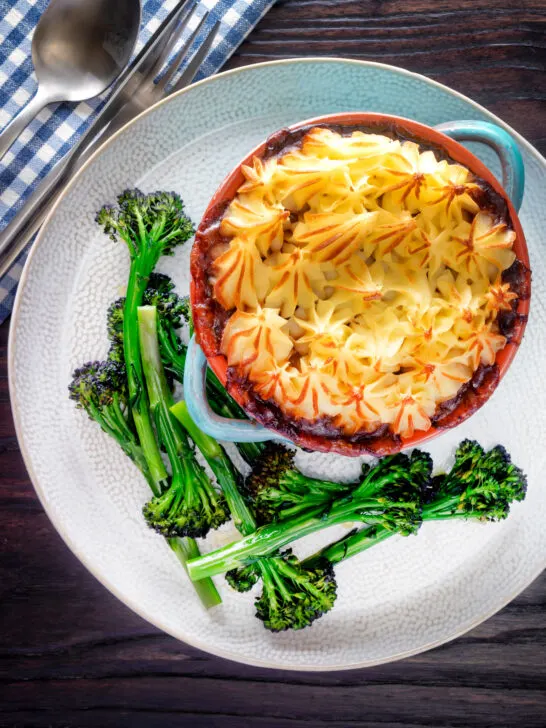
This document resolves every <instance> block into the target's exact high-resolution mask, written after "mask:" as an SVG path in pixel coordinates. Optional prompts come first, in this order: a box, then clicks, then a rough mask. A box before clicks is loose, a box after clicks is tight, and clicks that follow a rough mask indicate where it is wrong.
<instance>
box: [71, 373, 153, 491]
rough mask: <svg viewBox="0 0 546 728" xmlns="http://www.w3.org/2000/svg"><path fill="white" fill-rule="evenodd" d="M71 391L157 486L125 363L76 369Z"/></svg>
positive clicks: (78, 402)
mask: <svg viewBox="0 0 546 728" xmlns="http://www.w3.org/2000/svg"><path fill="white" fill-rule="evenodd" d="M68 390H69V397H70V399H72V400H73V401H74V402H76V406H77V407H78V408H79V409H83V410H85V411H86V412H87V414H88V415H89V417H90V419H92V420H94V421H95V422H97V423H98V424H99V425H100V427H101V428H102V430H103V431H104V432H106V434H107V435H110V437H113V438H114V440H116V442H117V443H118V445H119V446H120V447H121V448H122V450H123V452H124V453H125V454H126V455H128V456H129V457H130V458H131V460H132V461H133V462H134V463H135V465H136V466H137V467H138V468H139V470H140V471H141V472H142V474H143V475H144V477H145V478H146V480H147V481H148V484H149V485H150V487H151V488H152V489H154V488H155V487H156V484H155V481H154V479H153V478H152V476H151V474H150V471H149V469H148V462H147V458H146V457H145V454H144V452H143V450H142V448H141V446H140V444H139V441H138V437H137V435H136V432H135V429H134V425H133V420H132V414H131V408H130V407H129V403H128V399H127V383H126V375H125V366H124V365H123V364H121V363H119V362H117V361H112V360H109V359H108V360H106V361H92V362H87V363H86V364H84V365H83V366H81V367H79V368H78V369H76V370H75V371H74V374H73V375H72V381H71V383H70V385H69V387H68Z"/></svg>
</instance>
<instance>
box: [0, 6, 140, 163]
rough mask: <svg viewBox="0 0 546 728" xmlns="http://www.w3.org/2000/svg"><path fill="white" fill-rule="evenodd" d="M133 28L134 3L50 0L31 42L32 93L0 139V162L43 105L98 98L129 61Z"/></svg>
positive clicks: (135, 33)
mask: <svg viewBox="0 0 546 728" xmlns="http://www.w3.org/2000/svg"><path fill="white" fill-rule="evenodd" d="M139 27H140V2H139V0H51V2H50V3H49V5H48V6H47V8H46V10H45V12H44V13H43V15H42V17H41V18H40V20H39V22H38V25H37V26H36V30H35V31H34V37H33V38H32V62H33V63H34V68H35V70H36V77H37V79H38V89H37V91H36V94H35V95H34V96H33V97H32V99H31V100H30V101H29V103H28V104H27V105H26V106H25V107H24V109H22V111H21V112H20V113H19V115H18V116H16V117H15V118H14V119H13V120H12V121H11V122H10V123H9V124H8V126H7V127H6V128H5V129H4V131H3V132H2V134H0V157H2V156H3V155H4V154H5V153H6V151H7V150H8V149H9V148H10V146H11V145H12V144H13V142H14V141H15V139H16V138H17V137H18V136H19V134H20V133H21V132H22V131H23V129H24V128H25V127H26V126H27V124H28V123H29V122H30V121H31V120H32V119H33V118H34V117H35V116H36V114H37V113H38V112H39V111H40V110H41V109H43V108H44V106H47V104H50V103H52V102H58V101H84V100H85V99H90V98H92V97H93V96H98V94H100V93H102V92H103V91H104V90H105V89H106V88H107V87H108V86H109V85H110V84H111V83H112V81H113V80H114V79H115V78H116V76H118V75H119V73H120V72H121V71H122V70H123V68H124V67H125V66H126V65H127V63H128V62H129V60H130V58H131V55H132V52H133V48H134V45H135V42H136V39H137V36H138V30H139Z"/></svg>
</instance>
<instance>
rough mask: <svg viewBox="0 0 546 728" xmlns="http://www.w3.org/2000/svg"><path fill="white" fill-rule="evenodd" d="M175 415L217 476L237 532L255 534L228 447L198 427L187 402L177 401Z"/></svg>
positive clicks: (252, 519) (252, 520)
mask: <svg viewBox="0 0 546 728" xmlns="http://www.w3.org/2000/svg"><path fill="white" fill-rule="evenodd" d="M171 412H172V414H173V415H174V416H175V417H176V419H177V420H178V421H179V422H180V424H181V425H182V426H183V427H184V429H185V430H186V432H187V433H188V435H189V436H190V438H191V439H192V440H193V441H194V443H195V444H196V445H197V447H198V449H199V451H200V452H201V454H202V455H203V457H204V458H205V460H206V461H207V463H208V464H209V466H210V468H211V470H212V472H213V473H214V475H215V476H216V478H217V480H218V483H219V485H220V487H221V488H222V491H223V492H224V495H225V497H226V501H227V504H228V507H229V510H230V511H231V515H232V516H233V521H234V523H235V526H236V528H237V530H238V531H240V532H241V533H242V534H243V535H244V536H247V535H248V534H250V533H252V532H253V531H255V530H256V521H255V520H254V516H253V515H252V513H251V511H250V509H249V508H248V506H247V504H246V502H245V500H244V498H243V496H242V495H241V492H240V489H239V485H240V482H241V475H240V473H239V472H238V471H237V470H236V469H235V467H234V465H233V463H232V462H231V460H230V459H229V457H228V455H227V453H226V451H225V450H224V448H223V447H222V446H221V445H220V443H219V442H217V441H216V440H215V439H214V438H212V437H210V436H209V435H207V434H206V433H204V432H202V431H201V430H200V429H199V428H198V427H197V425H196V424H195V422H194V421H193V420H192V418H191V417H190V413H189V412H188V408H187V406H186V403H185V402H184V401H181V402H177V403H176V404H175V405H174V406H172V407H171Z"/></svg>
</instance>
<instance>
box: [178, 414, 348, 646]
mask: <svg viewBox="0 0 546 728" xmlns="http://www.w3.org/2000/svg"><path fill="white" fill-rule="evenodd" d="M171 411H172V412H173V414H174V415H175V416H176V418H177V419H178V420H179V422H180V423H181V424H182V425H183V426H184V428H185V429H186V431H187V432H188V434H189V435H190V437H191V439H192V440H193V441H194V442H195V444H196V446H197V447H198V448H199V450H200V452H201V454H202V455H203V457H204V458H205V460H206V461H207V463H208V464H209V466H210V468H211V469H212V471H213V472H214V474H215V475H216V478H217V480H218V483H219V484H220V486H221V487H222V490H223V492H224V495H225V497H226V501H227V503H228V506H229V509H230V511H231V514H232V516H233V520H234V523H235V525H236V527H237V528H238V530H239V531H240V532H241V533H242V534H243V535H245V536H250V535H251V534H252V533H253V532H254V531H255V529H256V521H255V519H254V516H253V514H252V512H251V510H250V508H249V506H248V504H247V503H246V501H245V499H244V498H243V496H242V493H241V478H240V475H239V473H238V472H237V471H236V470H235V468H234V467H233V465H232V463H231V461H230V459H229V458H228V456H227V454H226V453H225V451H224V449H223V448H222V446H221V445H220V444H219V443H218V442H216V440H214V439H213V438H212V437H209V435H206V434H205V433H203V432H201V430H199V428H198V427H197V426H196V425H195V423H194V422H193V420H192V419H191V417H190V415H189V412H188V409H187V407H186V404H185V402H178V403H177V404H176V405H174V407H172V408H171ZM226 579H227V581H228V583H229V584H230V585H231V586H232V587H233V588H234V589H236V590H237V591H241V592H245V591H248V590H249V589H251V588H252V587H253V586H254V584H256V583H257V582H258V581H261V584H262V593H261V595H260V596H259V597H258V598H257V599H256V601H255V606H256V616H257V617H258V618H259V619H261V620H262V621H263V623H264V626H265V627H266V628H267V629H269V630H271V631H274V632H279V631H281V630H285V629H302V628H303V627H307V626H309V625H310V624H311V623H312V622H313V621H314V620H315V619H317V618H318V617H320V616H321V615H322V614H324V613H325V612H327V611H329V610H330V609H331V608H332V606H333V605H334V602H335V599H336V589H337V585H336V582H335V579H334V575H333V571H332V569H331V568H330V566H329V565H328V564H327V563H326V562H325V564H324V566H322V565H321V564H316V565H315V566H313V567H312V568H310V569H307V568H302V566H301V564H300V563H299V561H298V559H297V558H296V557H295V556H294V555H293V554H292V553H291V552H290V551H285V552H284V553H280V554H273V555H271V556H268V557H264V558H257V559H256V560H255V561H254V562H253V563H252V564H251V565H250V566H246V567H243V568H242V569H234V570H232V571H229V572H228V573H227V574H226Z"/></svg>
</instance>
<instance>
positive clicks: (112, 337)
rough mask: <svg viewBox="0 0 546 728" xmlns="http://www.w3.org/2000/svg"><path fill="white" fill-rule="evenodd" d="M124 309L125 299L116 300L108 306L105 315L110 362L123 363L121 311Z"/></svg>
mask: <svg viewBox="0 0 546 728" xmlns="http://www.w3.org/2000/svg"><path fill="white" fill-rule="evenodd" d="M124 307H125V298H124V297H122V298H117V299H116V300H115V301H114V302H113V303H111V304H110V306H109V308H108V312H107V314H106V331H107V332H108V340H109V341H110V350H109V352H108V358H109V359H110V360H111V361H116V362H119V363H123V365H125V359H124V356H123V309H124Z"/></svg>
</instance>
